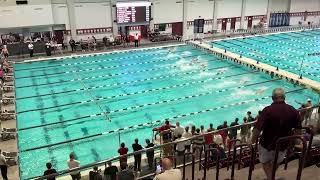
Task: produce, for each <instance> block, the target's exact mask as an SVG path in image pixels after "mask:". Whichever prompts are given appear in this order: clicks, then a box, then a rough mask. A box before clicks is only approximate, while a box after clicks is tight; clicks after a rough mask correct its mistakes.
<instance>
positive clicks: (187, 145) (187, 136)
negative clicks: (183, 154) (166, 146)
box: [182, 126, 192, 152]
mask: <svg viewBox="0 0 320 180" xmlns="http://www.w3.org/2000/svg"><path fill="white" fill-rule="evenodd" d="M182 137H184V138H191V137H192V134H191V132H189V126H186V127H185V132H184V133H183V134H182ZM190 148H191V141H190V140H189V141H186V142H185V149H186V150H187V151H188V152H190Z"/></svg>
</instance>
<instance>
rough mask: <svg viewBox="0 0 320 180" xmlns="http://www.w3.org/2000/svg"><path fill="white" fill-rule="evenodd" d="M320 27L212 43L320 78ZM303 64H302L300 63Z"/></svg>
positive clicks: (292, 70) (313, 77)
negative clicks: (314, 54) (316, 54)
mask: <svg viewBox="0 0 320 180" xmlns="http://www.w3.org/2000/svg"><path fill="white" fill-rule="evenodd" d="M319 40H320V30H310V31H298V32H289V33H279V34H272V35H263V36H255V37H247V38H235V39H228V40H221V41H215V42H211V44H212V45H213V46H216V47H218V48H221V49H226V50H227V51H231V52H234V53H236V54H241V55H243V56H245V57H248V58H252V59H255V60H257V61H261V62H263V63H267V64H269V65H272V66H274V67H279V68H280V69H283V70H287V71H289V72H292V73H295V74H297V76H300V75H302V77H307V78H310V79H312V80H315V81H320V71H319V70H320V62H319V56H311V55H309V54H312V53H319V52H320V41H319ZM301 65H302V66H301Z"/></svg>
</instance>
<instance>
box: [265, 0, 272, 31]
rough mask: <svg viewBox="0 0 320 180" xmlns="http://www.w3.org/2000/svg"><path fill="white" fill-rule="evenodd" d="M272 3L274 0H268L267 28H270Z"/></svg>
mask: <svg viewBox="0 0 320 180" xmlns="http://www.w3.org/2000/svg"><path fill="white" fill-rule="evenodd" d="M271 1H272V0H268V6H267V14H266V15H267V20H266V23H267V28H269V22H270V13H271V4H272V3H271Z"/></svg>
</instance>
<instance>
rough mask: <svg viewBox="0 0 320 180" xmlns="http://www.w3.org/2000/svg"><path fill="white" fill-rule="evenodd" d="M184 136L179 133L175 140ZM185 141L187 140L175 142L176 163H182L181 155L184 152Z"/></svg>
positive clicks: (182, 138)
mask: <svg viewBox="0 0 320 180" xmlns="http://www.w3.org/2000/svg"><path fill="white" fill-rule="evenodd" d="M185 139H186V138H184V137H182V135H181V134H179V135H178V138H177V139H176V141H183V140H185ZM186 142H187V141H183V142H178V143H177V144H176V152H177V162H178V164H182V163H183V156H184V153H185V151H186Z"/></svg>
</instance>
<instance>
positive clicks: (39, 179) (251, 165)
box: [29, 106, 319, 180]
mask: <svg viewBox="0 0 320 180" xmlns="http://www.w3.org/2000/svg"><path fill="white" fill-rule="evenodd" d="M318 107H319V106H313V107H309V108H304V109H301V110H303V111H305V110H308V109H313V110H314V109H316V108H318ZM301 110H300V111H301ZM254 123H255V122H250V123H246V124H242V125H237V126H233V127H228V128H224V129H220V130H216V131H212V132H208V133H204V134H201V135H197V136H193V137H191V138H187V139H183V140H179V141H173V142H168V143H163V144H161V145H157V146H155V147H152V148H146V149H143V150H140V151H136V152H133V153H129V154H126V155H122V156H118V157H113V158H110V159H107V160H103V161H99V162H95V163H91V164H88V165H84V166H81V167H78V168H73V169H67V170H63V171H59V172H57V173H55V174H51V175H47V176H39V177H33V178H29V179H36V180H42V179H46V178H50V177H57V176H63V175H67V174H69V173H70V172H74V171H81V170H88V169H89V168H92V167H94V166H102V165H105V166H106V164H107V163H108V162H112V161H119V160H120V159H121V158H123V157H130V156H134V155H136V154H143V153H146V152H147V151H150V150H155V152H156V151H157V152H159V150H160V151H161V149H162V148H163V147H165V146H174V145H175V144H177V143H181V142H186V141H192V140H193V139H197V138H199V137H204V136H206V135H213V134H218V133H219V132H221V131H229V130H232V129H237V130H239V129H240V128H241V127H242V126H248V125H250V126H252V125H253V124H254ZM299 137H300V136H299ZM311 140H312V139H311ZM237 141H239V140H235V142H237ZM309 143H311V142H309ZM256 145H257V143H256ZM310 145H311V144H310ZM310 145H309V147H310ZM246 146H247V144H237V143H234V145H233V147H229V151H228V154H229V156H231V154H232V157H233V158H232V170H231V178H232V177H234V168H235V160H236V157H235V155H236V151H237V150H238V149H239V150H240V157H238V159H241V151H242V149H241V148H243V147H246ZM303 147H304V148H305V145H304V146H303ZM231 148H233V150H231ZM256 149H257V148H256V146H254V147H251V148H250V154H251V160H250V163H249V178H248V179H249V180H250V179H251V175H252V171H253V169H254V164H255V162H254V161H255V158H256V155H255V154H256ZM213 151H217V150H216V149H215V148H209V149H206V150H205V151H204V152H205V153H204V157H200V158H199V159H196V158H195V154H194V153H185V155H184V158H183V159H184V160H183V163H182V164H180V165H176V162H174V163H175V166H176V167H177V168H182V169H183V176H185V168H186V165H192V168H193V169H194V168H195V167H194V166H195V163H198V162H199V168H201V163H202V162H204V168H203V171H204V176H205V177H206V175H207V174H206V172H207V167H206V165H207V162H208V159H207V158H208V153H209V152H213ZM201 154H202V153H200V156H201ZM190 155H191V156H192V161H191V162H186V156H190ZM302 156H305V153H303V154H302ZM172 157H173V159H176V157H175V156H174V155H173V156H172ZM216 161H217V162H216V164H217V165H218V162H219V161H220V157H217V159H216ZM226 162H227V163H229V157H227V159H226ZM238 163H240V162H238ZM154 165H155V164H154ZM228 166H229V164H228V165H227V167H228ZM238 168H239V165H238ZM216 169H217V173H216V178H218V177H219V170H218V169H219V167H216ZM192 173H194V171H192ZM153 175H154V171H152V172H151V173H149V174H147V175H144V176H142V177H140V178H146V177H151V176H153ZM192 176H194V174H192ZM140 178H138V179H140Z"/></svg>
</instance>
